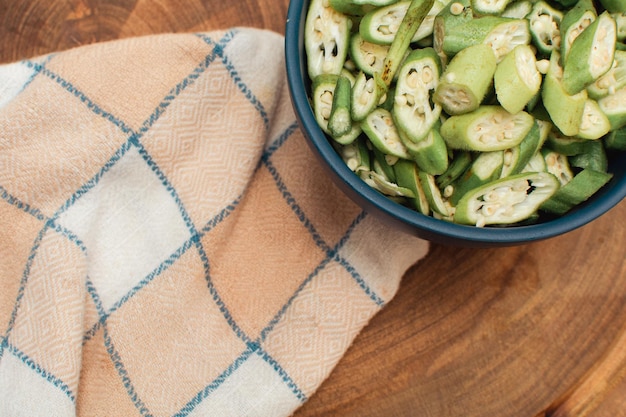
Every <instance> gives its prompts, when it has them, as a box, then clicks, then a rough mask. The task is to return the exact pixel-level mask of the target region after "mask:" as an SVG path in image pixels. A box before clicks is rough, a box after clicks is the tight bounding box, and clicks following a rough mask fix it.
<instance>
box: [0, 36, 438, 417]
mask: <svg viewBox="0 0 626 417" xmlns="http://www.w3.org/2000/svg"><path fill="white" fill-rule="evenodd" d="M0 135H1V136H0V326H2V327H1V329H0V415H1V416H3V417H16V416H28V417H35V416H60V417H64V416H73V415H81V416H139V415H142V416H220V417H222V416H244V415H258V416H283V415H289V414H291V413H293V412H294V410H296V409H297V408H298V407H299V406H300V405H301V404H302V403H303V402H305V401H306V400H307V399H308V398H309V397H310V396H311V395H312V394H313V393H314V392H315V390H316V389H317V388H318V387H319V385H320V384H321V383H322V381H323V380H324V379H325V378H326V377H327V376H328V375H329V373H330V372H331V370H332V369H333V367H334V366H335V365H336V364H337V362H338V361H339V360H340V358H341V357H342V355H343V354H344V352H345V351H346V349H347V348H348V347H349V345H350V343H351V342H352V340H353V339H354V337H355V336H356V335H357V333H358V332H359V331H360V330H361V329H362V327H363V326H365V325H366V324H367V322H368V320H369V319H370V318H371V317H372V316H373V315H374V314H376V313H377V312H378V311H379V310H380V309H381V308H382V307H383V306H384V305H385V304H386V303H387V302H389V301H390V299H391V298H392V297H393V296H394V294H395V292H396V291H397V288H398V284H399V281H400V279H401V276H402V275H403V273H404V272H405V271H406V270H407V268H408V267H410V266H411V265H412V264H414V263H415V262H416V261H417V260H418V259H420V258H422V257H423V256H424V255H425V254H426V252H427V250H428V245H427V243H426V242H424V241H422V240H419V239H417V238H415V237H411V236H407V235H404V234H401V233H399V232H397V231H393V230H390V229H389V228H387V227H385V226H384V225H382V224H381V223H379V222H378V221H377V220H376V219H375V218H373V217H372V216H370V215H368V214H367V213H365V212H363V211H362V210H361V209H359V208H358V207H357V206H356V205H354V204H353V203H352V202H351V201H349V200H348V199H347V198H346V197H345V196H344V195H343V194H342V193H341V192H340V191H338V189H337V188H335V187H334V186H333V184H332V183H331V182H329V179H328V178H327V176H326V175H325V174H324V171H323V169H322V167H321V166H320V165H319V164H318V163H317V161H316V159H315V158H314V156H313V155H312V153H311V152H310V150H309V149H308V147H307V145H306V143H305V142H304V139H303V137H302V135H301V133H300V131H299V128H298V125H297V124H296V121H295V117H294V114H293V111H292V109H291V102H290V99H289V95H288V89H287V86H286V76H285V73H284V61H283V38H282V37H281V36H280V35H278V34H275V33H271V32H268V31H263V30H258V29H250V28H239V29H233V30H228V31H219V32H210V33H204V34H166V35H153V36H147V37H141V38H132V39H126V40H118V41H114V42H108V43H101V44H96V45H90V46H83V47H80V48H77V49H73V50H69V51H65V52H61V53H58V54H51V55H48V56H43V57H38V58H34V59H29V60H25V61H22V62H17V63H13V64H5V65H3V66H0Z"/></svg>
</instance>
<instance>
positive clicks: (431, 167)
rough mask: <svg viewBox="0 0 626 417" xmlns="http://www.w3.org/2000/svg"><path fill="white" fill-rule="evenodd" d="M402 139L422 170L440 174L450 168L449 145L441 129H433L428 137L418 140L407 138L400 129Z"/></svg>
mask: <svg viewBox="0 0 626 417" xmlns="http://www.w3.org/2000/svg"><path fill="white" fill-rule="evenodd" d="M400 139H401V140H402V142H403V143H404V146H405V147H406V149H407V151H408V153H409V155H410V156H411V157H412V159H413V160H414V161H415V163H416V164H417V167H418V168H419V169H420V170H421V171H424V172H426V173H428V174H431V175H440V174H443V173H444V172H445V171H446V170H447V169H448V163H449V161H448V147H447V146H446V142H445V141H444V140H443V138H442V137H441V134H440V133H439V129H437V128H433V129H431V130H430V131H429V132H428V134H427V135H426V137H424V138H423V139H421V140H419V141H417V142H414V141H412V140H411V139H409V138H407V137H406V136H405V135H404V134H403V133H402V131H400Z"/></svg>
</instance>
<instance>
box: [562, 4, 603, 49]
mask: <svg viewBox="0 0 626 417" xmlns="http://www.w3.org/2000/svg"><path fill="white" fill-rule="evenodd" d="M597 17H598V13H597V12H596V8H595V6H594V4H593V0H579V1H578V2H577V3H576V5H574V7H572V8H571V9H569V10H568V11H567V12H566V13H565V14H564V15H563V20H562V21H561V27H560V30H561V57H562V58H564V59H565V58H566V57H567V55H568V53H569V49H570V48H571V47H572V43H574V40H575V39H576V38H577V37H578V35H580V34H581V33H582V31H583V30H585V29H586V28H587V27H588V26H589V25H590V24H591V23H593V21H594V20H596V18H597Z"/></svg>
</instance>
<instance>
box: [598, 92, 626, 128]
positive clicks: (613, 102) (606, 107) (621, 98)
mask: <svg viewBox="0 0 626 417" xmlns="http://www.w3.org/2000/svg"><path fill="white" fill-rule="evenodd" d="M598 105H599V106H600V109H601V110H602V112H603V113H604V114H605V115H606V117H607V118H608V119H609V123H610V124H611V130H617V129H620V128H622V127H623V126H626V87H622V88H620V89H619V90H617V91H616V92H615V93H614V94H610V95H608V96H606V97H604V98H601V99H600V100H598Z"/></svg>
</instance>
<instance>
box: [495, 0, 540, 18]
mask: <svg viewBox="0 0 626 417" xmlns="http://www.w3.org/2000/svg"><path fill="white" fill-rule="evenodd" d="M532 8H533V3H532V2H531V1H530V0H517V1H513V2H511V3H509V5H508V6H507V7H506V9H504V11H503V12H502V14H501V15H500V16H502V17H509V18H512V19H523V18H525V17H526V16H528V13H530V11H531V10H532Z"/></svg>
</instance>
